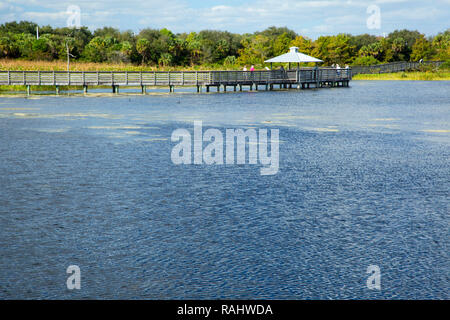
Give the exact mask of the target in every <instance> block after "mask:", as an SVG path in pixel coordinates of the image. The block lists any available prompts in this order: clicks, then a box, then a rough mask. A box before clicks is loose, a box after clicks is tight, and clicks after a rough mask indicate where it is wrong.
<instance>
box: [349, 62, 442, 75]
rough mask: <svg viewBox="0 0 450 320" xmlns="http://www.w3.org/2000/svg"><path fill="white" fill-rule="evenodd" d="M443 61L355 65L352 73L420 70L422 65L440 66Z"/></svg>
mask: <svg viewBox="0 0 450 320" xmlns="http://www.w3.org/2000/svg"><path fill="white" fill-rule="evenodd" d="M443 63H444V62H443V61H423V62H422V63H420V62H402V61H399V62H390V63H384V64H377V65H372V66H353V67H352V74H360V73H361V74H373V73H393V72H401V71H411V70H418V69H420V68H421V67H422V66H432V67H435V68H438V67H439V66H440V65H441V64H443Z"/></svg>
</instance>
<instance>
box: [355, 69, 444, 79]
mask: <svg viewBox="0 0 450 320" xmlns="http://www.w3.org/2000/svg"><path fill="white" fill-rule="evenodd" d="M352 79H353V80H425V81H431V80H450V70H438V71H425V72H420V71H413V72H396V73H379V74H357V75H354V76H353V77H352Z"/></svg>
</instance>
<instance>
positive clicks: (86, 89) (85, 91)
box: [83, 85, 88, 94]
mask: <svg viewBox="0 0 450 320" xmlns="http://www.w3.org/2000/svg"><path fill="white" fill-rule="evenodd" d="M87 92H88V86H87V85H84V86H83V93H84V94H86V93H87Z"/></svg>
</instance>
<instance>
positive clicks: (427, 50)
mask: <svg viewBox="0 0 450 320" xmlns="http://www.w3.org/2000/svg"><path fill="white" fill-rule="evenodd" d="M433 55H434V50H433V47H432V46H431V43H430V42H429V41H428V40H427V39H425V37H424V36H422V37H420V38H419V39H417V40H416V42H415V43H414V45H413V47H412V53H411V60H412V61H419V60H421V59H423V60H430V59H431V57H432V56H433Z"/></svg>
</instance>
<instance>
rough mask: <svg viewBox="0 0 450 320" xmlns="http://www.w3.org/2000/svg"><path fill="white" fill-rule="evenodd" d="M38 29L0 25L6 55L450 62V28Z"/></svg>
mask: <svg viewBox="0 0 450 320" xmlns="http://www.w3.org/2000/svg"><path fill="white" fill-rule="evenodd" d="M37 28H38V25H37V24H35V23H33V22H28V21H21V22H8V23H4V24H2V25H0V58H9V59H25V60H49V61H51V60H58V59H66V57H67V50H68V51H69V53H70V54H71V55H72V56H73V57H74V58H72V59H75V60H78V61H86V62H109V63H133V64H137V65H159V66H196V65H211V66H225V67H237V66H242V65H252V64H253V65H255V66H257V67H258V66H262V65H263V62H264V60H266V59H268V58H271V57H274V56H277V55H280V54H283V53H286V52H287V51H288V50H289V47H291V46H296V47H298V48H299V51H300V52H303V53H305V54H308V55H311V56H314V57H316V58H319V59H322V60H323V61H324V63H323V64H324V65H331V64H335V63H338V64H340V65H347V64H348V65H372V64H378V63H386V62H394V61H419V60H420V59H423V60H449V59H450V29H448V30H446V31H444V32H441V33H439V34H437V35H435V36H430V37H426V36H425V35H424V34H422V33H420V32H418V31H411V30H406V29H405V30H396V31H393V32H391V33H389V34H388V35H387V36H386V37H377V36H374V35H369V34H362V35H356V36H355V35H351V34H338V35H334V36H321V37H319V38H317V39H316V40H312V39H309V38H307V37H305V36H302V35H299V34H297V33H296V32H295V31H293V30H290V29H288V28H286V27H281V28H280V27H269V28H267V29H266V30H263V31H258V32H254V33H251V34H250V33H246V34H236V33H230V32H227V31H217V30H203V31H200V32H191V33H178V34H175V33H173V32H171V31H170V30H168V29H166V28H163V29H143V30H141V31H140V32H139V33H138V34H135V33H134V32H132V31H120V30H118V29H116V28H112V27H104V28H100V29H97V30H95V31H93V32H92V31H90V30H89V29H88V28H87V27H81V28H80V29H72V28H53V27H51V26H39V38H37V35H36V29H37Z"/></svg>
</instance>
